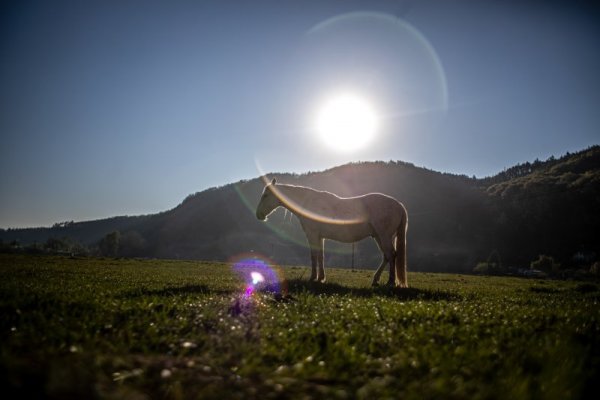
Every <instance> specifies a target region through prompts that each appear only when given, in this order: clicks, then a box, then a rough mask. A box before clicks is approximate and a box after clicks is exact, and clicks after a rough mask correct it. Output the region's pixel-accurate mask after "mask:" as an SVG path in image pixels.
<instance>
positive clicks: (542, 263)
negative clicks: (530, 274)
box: [529, 254, 560, 272]
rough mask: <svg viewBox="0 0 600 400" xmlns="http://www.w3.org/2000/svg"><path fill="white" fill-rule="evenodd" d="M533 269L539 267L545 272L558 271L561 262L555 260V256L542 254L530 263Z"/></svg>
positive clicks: (538, 268)
mask: <svg viewBox="0 0 600 400" xmlns="http://www.w3.org/2000/svg"><path fill="white" fill-rule="evenodd" d="M529 266H530V268H531V269H537V270H540V271H544V272H557V271H558V269H559V268H560V264H559V263H557V262H555V261H554V258H552V257H550V256H546V255H543V254H540V255H539V256H538V259H537V260H535V261H532V262H531V264H530V265H529Z"/></svg>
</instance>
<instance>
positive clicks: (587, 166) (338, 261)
mask: <svg viewBox="0 0 600 400" xmlns="http://www.w3.org/2000/svg"><path fill="white" fill-rule="evenodd" d="M268 175H269V177H276V178H277V179H278V181H279V182H282V183H289V184H297V185H303V186H310V187H313V188H315V189H320V190H328V191H331V192H333V193H336V194H338V195H340V196H352V195H358V194H363V193H368V192H382V193H386V194H389V195H391V196H394V197H396V198H398V199H399V200H400V201H402V202H403V203H404V204H405V205H406V207H407V209H408V212H409V263H410V264H409V268H411V266H412V269H413V270H427V271H430V270H431V271H462V272H464V271H467V270H471V269H472V268H473V266H474V265H475V264H476V263H477V262H478V261H482V260H486V259H488V258H489V257H490V254H492V253H494V252H495V253H498V254H500V256H501V257H502V259H503V262H505V263H510V264H512V263H515V264H518V265H525V264H527V263H528V262H529V261H531V259H532V257H535V256H536V255H537V254H550V255H552V256H555V257H557V258H558V259H560V260H561V261H562V262H568V261H569V259H570V258H572V255H573V254H575V253H577V252H581V251H586V252H588V253H594V254H598V253H600V246H599V245H598V240H597V239H595V238H594V235H593V232H594V231H596V230H597V229H598V228H599V227H600V219H599V217H598V211H597V210H598V209H600V207H599V206H600V194H599V193H600V146H592V147H590V148H588V149H585V150H582V151H579V152H576V153H572V154H570V153H567V154H565V155H564V156H561V157H560V158H554V157H550V158H549V159H548V160H546V161H539V160H536V161H534V162H526V163H523V164H517V165H515V166H513V167H511V168H508V169H506V170H504V171H502V172H500V173H499V174H497V175H495V176H493V177H486V178H481V179H477V178H473V177H468V176H466V175H457V174H449V173H441V172H436V171H433V170H429V169H427V168H424V167H417V166H415V165H413V164H410V163H406V162H402V161H391V162H383V161H374V162H357V163H349V164H344V165H340V166H335V167H332V168H329V169H326V170H324V171H319V172H307V173H305V174H292V173H272V174H268ZM262 188H263V182H262V180H261V179H260V177H257V178H254V179H250V180H241V181H238V182H235V183H229V184H226V185H223V186H220V187H214V188H209V189H206V190H203V191H201V192H196V193H194V194H190V195H188V196H187V197H186V198H185V199H184V200H183V201H182V202H181V203H180V204H179V205H177V206H176V207H174V208H172V209H170V210H167V211H163V212H160V213H157V214H149V215H143V216H131V217H130V216H121V217H112V218H107V219H100V220H95V221H82V222H72V223H66V224H58V225H55V226H54V227H52V228H26V229H9V230H0V239H2V240H3V241H4V242H7V241H12V240H19V241H20V243H22V244H23V245H26V244H31V243H34V242H38V243H42V242H44V241H45V240H48V239H49V238H51V237H55V238H64V237H66V238H71V240H72V241H74V242H79V243H82V244H84V245H87V246H90V245H94V244H96V243H98V242H99V241H100V240H101V239H102V237H104V236H105V235H107V234H108V233H110V232H113V231H119V232H120V233H121V249H120V250H121V251H120V253H119V254H120V255H122V256H138V257H139V256H141V257H159V258H190V259H205V260H219V261H226V260H228V259H230V258H231V257H233V256H235V255H236V254H244V253H253V254H257V255H258V254H260V255H263V256H265V257H267V258H270V259H272V260H273V261H274V262H277V263H282V264H307V263H308V262H309V258H308V255H307V250H306V244H305V239H304V237H303V233H302V232H301V230H300V228H299V224H298V223H297V221H296V220H295V219H290V218H289V215H286V213H285V212H284V211H282V210H278V211H276V212H275V213H274V214H273V216H272V217H271V218H270V219H269V222H268V223H266V224H265V223H262V222H260V221H257V220H256V218H255V217H254V209H255V207H256V203H257V201H258V198H259V197H260V193H261V191H262ZM564 204H568V205H569V206H570V208H568V209H567V210H566V211H565V210H562V209H563V208H564ZM557 210H562V211H561V213H563V214H564V218H562V220H560V221H559V222H558V224H556V223H555V225H556V226H557V227H558V228H557V229H558V230H559V231H562V232H568V233H569V235H568V236H569V238H568V240H566V241H565V237H564V235H563V234H559V233H557V232H558V231H557V232H554V233H552V232H553V229H554V228H553V225H552V223H549V222H548V221H549V220H551V219H552V215H555V213H556V212H557ZM351 251H352V250H351V246H349V245H342V244H337V243H333V242H328V243H327V245H326V257H327V260H326V263H327V264H328V265H349V264H350V262H351V258H352V257H351ZM354 253H355V254H354V255H355V257H354V259H355V261H356V263H357V265H358V264H360V265H363V266H367V267H372V266H374V265H376V264H378V261H379V255H378V251H377V249H376V247H375V245H374V243H373V241H371V240H364V241H361V242H359V243H358V244H357V245H356V246H355V249H354Z"/></svg>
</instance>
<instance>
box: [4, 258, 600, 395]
mask: <svg viewBox="0 0 600 400" xmlns="http://www.w3.org/2000/svg"><path fill="white" fill-rule="evenodd" d="M278 273H279V274H280V276H282V277H285V282H284V283H282V284H281V292H280V293H273V292H271V291H268V290H264V291H256V292H255V293H253V294H252V295H251V296H246V295H245V285H246V284H245V283H244V282H243V280H242V279H241V278H240V276H239V275H237V274H236V273H235V272H234V271H233V270H232V268H231V266H230V265H228V264H223V263H209V262H195V261H194V262H192V261H165V260H116V259H92V258H81V259H78V258H69V257H56V256H27V255H0V310H1V314H0V315H1V318H0V379H1V382H2V383H1V384H2V388H1V390H2V391H3V392H4V393H5V394H8V395H9V396H8V397H5V396H3V397H4V398H25V396H28V397H30V398H35V397H37V398H40V397H41V398H88V399H92V398H110V399H146V398H151V399H163V398H164V399H194V398H202V399H224V398H227V399H229V398H233V399H235V398H240V399H242V398H244V399H246V398H261V399H263V398H265V399H269V398H273V399H279V398H281V399H285V398H327V399H336V398H339V399H354V398H357V399H375V398H408V399H411V398H451V399H495V398H502V399H504V398H516V399H530V398H532V399H538V398H539V399H546V398H547V399H570V398H589V397H592V396H593V394H594V393H596V392H597V391H598V389H600V387H599V386H600V385H599V384H598V375H599V371H600V346H599V345H600V307H599V304H600V287H599V285H598V284H597V283H589V282H576V281H551V280H532V279H522V278H511V277H480V276H464V275H448V274H426V273H410V274H409V284H410V285H411V288H410V289H404V290H402V289H392V288H387V287H378V288H374V289H373V288H371V287H369V284H370V281H371V277H372V271H365V270H358V271H355V272H352V271H349V270H343V269H334V268H329V269H328V270H327V273H328V275H327V279H328V280H327V283H324V284H315V283H309V282H307V281H306V279H307V277H308V275H309V271H308V269H307V268H305V267H282V268H278ZM383 278H384V279H386V278H387V273H386V274H385V275H384V276H383Z"/></svg>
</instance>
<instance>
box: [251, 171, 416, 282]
mask: <svg viewBox="0 0 600 400" xmlns="http://www.w3.org/2000/svg"><path fill="white" fill-rule="evenodd" d="M278 207H284V208H286V209H287V210H288V211H290V212H291V213H292V214H294V215H296V217H297V218H298V220H299V221H300V225H301V226H302V229H303V230H304V233H305V235H306V239H307V241H308V245H309V247H310V259H311V264H312V272H311V276H310V280H311V281H319V282H325V269H324V265H323V252H324V249H323V242H324V239H330V240H335V241H338V242H343V243H353V242H356V241H359V240H361V239H364V238H366V237H369V236H370V237H372V238H373V239H375V242H376V243H377V245H378V246H379V249H380V250H381V253H382V255H383V259H382V261H381V265H379V267H378V268H377V271H376V272H375V275H374V276H373V281H372V285H373V286H377V285H378V282H379V277H380V276H381V273H382V272H383V269H384V268H385V265H386V263H388V264H389V266H390V275H389V279H388V285H390V286H394V285H395V286H397V287H402V288H407V287H408V283H407V273H406V233H407V228H408V214H407V211H406V208H405V207H404V205H403V204H402V203H400V202H399V201H398V200H396V199H394V198H393V197H390V196H387V195H385V194H381V193H369V194H365V195H362V196H356V197H339V196H337V195H335V194H333V193H330V192H326V191H320V190H315V189H312V188H309V187H304V186H295V185H286V184H281V183H277V181H276V179H273V180H272V181H271V182H270V183H267V185H266V186H265V188H264V190H263V192H262V195H261V198H260V201H259V203H258V205H257V207H256V218H258V219H259V220H261V221H266V220H267V217H268V216H269V215H270V214H271V213H272V212H273V211H275V209H277V208H278Z"/></svg>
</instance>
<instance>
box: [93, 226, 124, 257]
mask: <svg viewBox="0 0 600 400" xmlns="http://www.w3.org/2000/svg"><path fill="white" fill-rule="evenodd" d="M120 242H121V233H120V232H119V231H114V232H111V233H109V234H107V235H106V236H104V237H103V238H102V239H101V240H100V243H98V247H99V250H100V254H101V255H103V256H108V257H116V256H117V255H118V254H119V245H120Z"/></svg>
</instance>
